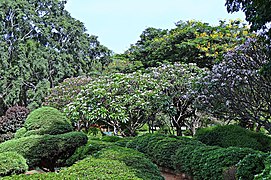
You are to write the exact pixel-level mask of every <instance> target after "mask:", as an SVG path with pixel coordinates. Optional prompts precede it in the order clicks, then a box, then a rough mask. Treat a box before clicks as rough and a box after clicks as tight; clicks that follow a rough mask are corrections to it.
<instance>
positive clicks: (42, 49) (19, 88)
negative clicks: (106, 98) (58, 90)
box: [0, 0, 110, 110]
mask: <svg viewBox="0 0 271 180" xmlns="http://www.w3.org/2000/svg"><path fill="white" fill-rule="evenodd" d="M65 3H66V1H64V0H54V1H51V0H20V1H9V0H2V1H1V2H0V9H1V15H0V22H1V23H0V32H1V33H0V34H1V35H2V36H1V37H0V51H1V59H2V60H1V62H0V77H1V81H0V92H1V94H0V97H1V98H0V99H1V100H0V101H1V104H0V105H1V108H2V107H4V108H5V107H10V106H12V105H15V104H19V105H23V106H28V107H29V108H30V109H31V110H33V109H35V108H37V107H38V106H40V105H41V102H42V100H43V98H44V97H45V95H46V94H47V90H48V89H49V88H50V87H54V86H55V85H57V84H58V83H59V82H61V81H63V80H64V79H65V78H67V77H74V76H79V75H84V74H89V73H90V72H91V70H92V64H93V63H94V62H96V61H100V62H101V63H102V64H104V61H105V60H106V59H108V58H107V57H108V56H109V54H110V51H109V50H108V49H107V48H106V47H104V46H102V45H100V43H99V42H98V40H97V37H96V36H89V35H88V34H86V33H85V32H86V29H85V27H84V25H83V23H82V22H80V21H78V20H76V19H74V18H72V17H71V15H70V14H69V12H67V11H66V10H65ZM16 27H20V28H16ZM2 101H3V102H4V103H3V104H2Z"/></svg>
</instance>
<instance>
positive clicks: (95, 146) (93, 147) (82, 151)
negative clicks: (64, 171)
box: [66, 140, 115, 166]
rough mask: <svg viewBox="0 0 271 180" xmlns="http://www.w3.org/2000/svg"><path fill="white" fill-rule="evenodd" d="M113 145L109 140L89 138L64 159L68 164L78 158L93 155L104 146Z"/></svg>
mask: <svg viewBox="0 0 271 180" xmlns="http://www.w3.org/2000/svg"><path fill="white" fill-rule="evenodd" d="M113 146H115V145H114V144H113V143H110V142H103V141H99V140H89V141H88V143H87V144H86V145H84V146H81V147H78V148H77V149H76V151H75V153H74V154H73V155H72V156H71V157H69V158H68V159H67V161H66V165H67V166H70V165H72V164H74V163H75V162H76V161H78V160H82V159H84V158H86V157H87V156H89V155H93V154H95V153H97V152H98V151H100V150H102V149H104V148H110V147H113Z"/></svg>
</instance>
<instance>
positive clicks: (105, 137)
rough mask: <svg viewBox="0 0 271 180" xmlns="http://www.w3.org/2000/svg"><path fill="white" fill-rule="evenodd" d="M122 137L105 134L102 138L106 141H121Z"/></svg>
mask: <svg viewBox="0 0 271 180" xmlns="http://www.w3.org/2000/svg"><path fill="white" fill-rule="evenodd" d="M121 139H122V138H121V137H118V136H103V137H102V138H101V140H102V141H106V142H117V141H120V140H121Z"/></svg>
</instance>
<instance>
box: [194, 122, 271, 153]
mask: <svg viewBox="0 0 271 180" xmlns="http://www.w3.org/2000/svg"><path fill="white" fill-rule="evenodd" d="M195 138H196V139H197V140H199V141H201V142H203V143H204V144H207V145H210V146H220V147H225V148H226V147H230V146H234V147H244V148H252V149H255V150H260V151H264V152H267V151H269V150H270V149H271V138H270V137H268V136H266V135H264V134H262V133H256V132H252V131H250V130H247V129H244V128H242V127H240V126H237V125H227V126H215V127H211V128H203V129H199V130H198V131H197V133H196V135H195Z"/></svg>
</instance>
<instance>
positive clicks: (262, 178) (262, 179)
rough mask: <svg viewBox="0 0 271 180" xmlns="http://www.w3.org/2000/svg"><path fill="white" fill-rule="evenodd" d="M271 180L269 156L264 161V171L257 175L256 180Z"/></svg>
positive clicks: (270, 158)
mask: <svg viewBox="0 0 271 180" xmlns="http://www.w3.org/2000/svg"><path fill="white" fill-rule="evenodd" d="M269 179H271V156H270V155H268V156H267V158H266V159H265V161H264V169H263V171H262V172H261V173H259V174H257V175H255V177H254V180H269Z"/></svg>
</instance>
